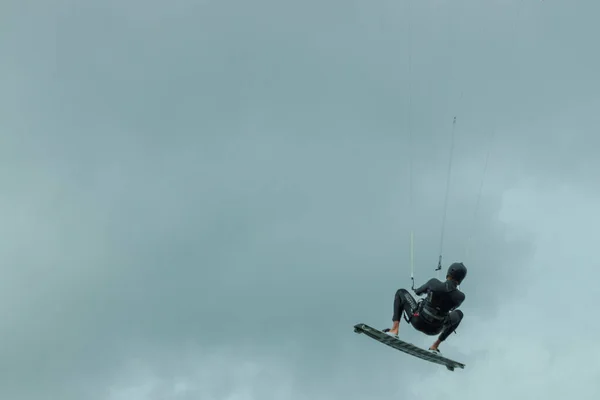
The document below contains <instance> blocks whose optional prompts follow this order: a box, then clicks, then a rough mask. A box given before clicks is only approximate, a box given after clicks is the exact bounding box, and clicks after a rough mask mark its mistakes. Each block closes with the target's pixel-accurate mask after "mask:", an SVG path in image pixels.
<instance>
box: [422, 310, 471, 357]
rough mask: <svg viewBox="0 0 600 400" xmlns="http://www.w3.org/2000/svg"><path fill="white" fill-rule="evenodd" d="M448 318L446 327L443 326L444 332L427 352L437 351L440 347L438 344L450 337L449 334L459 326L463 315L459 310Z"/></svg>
mask: <svg viewBox="0 0 600 400" xmlns="http://www.w3.org/2000/svg"><path fill="white" fill-rule="evenodd" d="M448 317H449V319H450V321H449V323H448V325H446V326H444V330H443V331H442V333H441V334H440V337H439V338H438V340H436V341H435V343H433V344H432V345H431V347H430V348H429V350H436V351H439V350H438V347H439V346H440V344H441V343H442V342H443V341H445V340H446V339H448V336H450V334H451V333H452V332H454V331H455V330H456V328H458V326H459V325H460V321H462V319H463V317H464V314H463V312H462V311H461V310H454V311H452V312H451V313H450V314H449V315H448Z"/></svg>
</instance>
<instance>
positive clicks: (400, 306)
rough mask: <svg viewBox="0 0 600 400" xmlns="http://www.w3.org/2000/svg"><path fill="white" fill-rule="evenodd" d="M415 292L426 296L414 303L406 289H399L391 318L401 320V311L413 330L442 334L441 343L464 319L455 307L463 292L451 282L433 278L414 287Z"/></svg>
mask: <svg viewBox="0 0 600 400" xmlns="http://www.w3.org/2000/svg"><path fill="white" fill-rule="evenodd" d="M415 293H416V294H417V295H421V294H425V293H427V298H426V299H424V300H422V301H421V302H420V303H417V301H416V300H415V299H414V298H413V297H412V296H411V294H410V293H409V292H408V291H407V290H405V289H398V291H397V292H396V296H395V297H394V316H393V318H392V321H400V318H401V317H402V311H404V312H406V314H407V315H408V320H409V322H410V323H411V325H412V326H413V327H414V328H415V329H416V330H418V331H420V332H423V333H425V334H426V335H437V334H438V333H441V335H440V337H439V340H440V341H442V342H443V341H444V340H446V339H447V338H448V336H449V335H450V334H451V333H452V332H453V331H455V330H456V328H458V325H459V324H460V321H461V320H462V318H463V313H462V311H460V310H456V308H457V307H459V306H460V305H461V304H462V302H463V301H464V300H465V294H464V293H463V292H461V291H460V290H458V288H457V287H456V283H455V282H454V281H451V280H447V281H445V282H441V281H439V280H437V279H435V278H432V279H430V280H429V281H428V282H427V283H425V284H424V285H423V286H421V287H419V288H417V289H415Z"/></svg>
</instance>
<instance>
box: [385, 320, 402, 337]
mask: <svg viewBox="0 0 600 400" xmlns="http://www.w3.org/2000/svg"><path fill="white" fill-rule="evenodd" d="M393 323H394V325H392V328H391V329H386V332H387V333H389V334H391V335H394V336H398V330H399V328H400V321H393Z"/></svg>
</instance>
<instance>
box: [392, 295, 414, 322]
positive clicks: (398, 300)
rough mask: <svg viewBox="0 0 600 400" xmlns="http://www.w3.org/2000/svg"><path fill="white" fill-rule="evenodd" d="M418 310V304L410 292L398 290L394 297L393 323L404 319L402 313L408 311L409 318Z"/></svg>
mask: <svg viewBox="0 0 600 400" xmlns="http://www.w3.org/2000/svg"><path fill="white" fill-rule="evenodd" d="M416 308H417V302H416V300H415V299H414V298H413V297H412V296H411V294H410V293H408V290H406V289H398V290H397V291H396V295H395V296H394V316H393V317H392V321H393V322H396V321H400V319H401V318H402V311H406V313H407V314H408V315H409V316H410V315H412V314H413V312H414V310H415V309H416Z"/></svg>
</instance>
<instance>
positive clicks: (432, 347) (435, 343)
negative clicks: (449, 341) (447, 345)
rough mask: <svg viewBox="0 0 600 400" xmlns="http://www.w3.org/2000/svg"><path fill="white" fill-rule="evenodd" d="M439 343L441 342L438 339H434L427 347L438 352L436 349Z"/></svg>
mask: <svg viewBox="0 0 600 400" xmlns="http://www.w3.org/2000/svg"><path fill="white" fill-rule="evenodd" d="M440 343H441V342H440V341H439V340H436V341H435V342H434V343H433V344H432V345H431V347H430V348H429V350H433V351H437V352H439V350H438V347H440Z"/></svg>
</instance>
